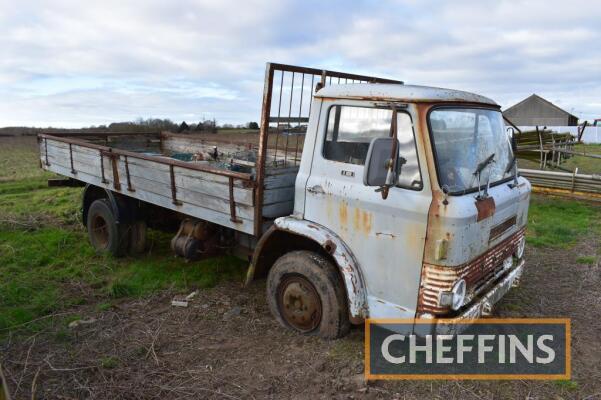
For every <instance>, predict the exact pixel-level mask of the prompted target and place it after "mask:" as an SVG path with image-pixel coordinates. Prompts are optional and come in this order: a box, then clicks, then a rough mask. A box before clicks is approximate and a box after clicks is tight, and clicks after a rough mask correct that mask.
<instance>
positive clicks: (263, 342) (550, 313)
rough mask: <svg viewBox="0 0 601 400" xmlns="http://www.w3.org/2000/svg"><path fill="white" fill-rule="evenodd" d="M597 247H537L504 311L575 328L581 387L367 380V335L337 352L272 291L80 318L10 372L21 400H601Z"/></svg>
mask: <svg viewBox="0 0 601 400" xmlns="http://www.w3.org/2000/svg"><path fill="white" fill-rule="evenodd" d="M597 247H598V242H597V240H596V239H595V240H589V241H588V242H585V243H580V244H579V245H577V246H576V247H575V248H573V249H570V250H562V249H557V250H549V249H542V250H541V249H536V248H528V249H527V251H528V253H527V261H528V265H527V267H528V270H527V272H526V274H525V276H524V279H523V282H522V286H521V287H520V288H518V289H514V290H513V291H512V292H511V293H510V294H509V295H508V296H507V297H506V298H505V299H504V300H503V301H502V303H501V304H500V305H499V307H498V309H497V310H496V315H498V316H516V317H520V316H524V317H526V316H527V317H571V318H572V330H573V351H572V353H573V361H572V369H573V379H572V381H569V382H538V381H504V382H490V381H482V382H476V381H458V382H454V381H434V382H430V381H419V382H416V381H406V382H390V381H387V382H369V383H366V382H365V381H364V379H363V361H362V357H363V329H362V327H356V328H354V329H353V330H352V331H351V333H350V335H349V336H348V337H346V338H344V339H341V340H337V341H323V340H321V339H318V338H315V337H310V336H309V337H307V336H301V335H297V334H294V333H291V332H288V331H287V330H285V329H283V328H281V327H280V326H278V325H277V324H276V323H275V321H274V320H273V319H272V318H271V316H270V314H269V310H268V308H267V305H266V302H265V298H264V291H265V290H264V289H265V288H264V281H259V282H257V283H255V284H253V285H252V287H250V288H249V289H242V288H241V286H240V285H238V284H235V283H227V284H221V285H219V286H217V287H215V288H213V289H207V290H201V291H199V294H198V295H197V296H196V297H195V298H194V299H193V301H192V302H191V303H190V306H189V307H188V308H180V307H172V306H171V304H170V303H171V299H172V298H173V296H174V295H175V293H173V292H169V291H165V292H161V293H159V294H157V295H153V296H151V297H148V298H145V299H141V300H127V301H123V302H122V303H118V304H117V305H115V306H113V307H112V308H111V309H108V310H104V311H96V309H97V308H94V307H93V306H90V305H86V306H81V307H76V308H75V309H73V310H72V311H73V312H74V313H76V314H77V315H81V316H85V317H86V318H95V319H96V321H95V322H92V323H90V324H83V325H79V326H77V327H75V328H68V327H66V324H65V323H64V320H61V319H60V318H58V317H57V318H56V320H57V321H62V322H57V323H56V324H54V326H53V327H51V328H49V329H48V330H46V331H44V332H40V333H37V334H33V335H26V336H20V337H19V336H15V335H18V332H16V333H15V334H13V336H11V337H10V338H8V340H7V341H6V342H4V343H3V344H2V347H1V358H0V362H2V365H3V366H4V368H5V374H6V376H7V380H8V384H9V388H10V391H11V393H12V394H13V396H14V398H15V399H29V398H31V392H32V390H34V391H35V396H36V398H48V399H51V398H52V399H71V398H93V399H152V398H160V399H176V398H206V399H239V398H241V399H247V398H249V399H253V398H256V399H259V398H273V399H282V398H300V399H303V398H307V399H313V398H337V399H352V398H385V399H388V398H399V399H413V398H416V399H418V398H434V399H454V398H457V399H497V398H522V399H548V398H553V399H556V398H586V399H596V398H601V318H600V312H601V300H600V296H599V295H600V290H599V287H600V286H601V269H600V267H599V265H598V264H593V265H580V264H578V263H576V262H575V261H574V260H575V259H576V258H577V256H578V255H579V254H583V253H591V252H595V250H596V248H597Z"/></svg>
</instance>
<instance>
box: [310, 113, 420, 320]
mask: <svg viewBox="0 0 601 400" xmlns="http://www.w3.org/2000/svg"><path fill="white" fill-rule="evenodd" d="M320 115H321V117H320V118H321V120H320V123H319V128H318V132H317V136H316V143H315V147H314V149H315V150H314V155H313V163H312V166H311V171H310V174H309V177H308V179H307V181H306V182H307V183H306V187H305V207H304V218H305V219H306V220H309V221H313V222H315V223H318V224H321V225H323V226H325V227H327V228H329V229H330V230H332V231H333V232H335V233H336V234H337V235H338V236H340V237H341V238H342V239H343V240H344V241H345V242H346V243H347V245H348V246H349V247H350V249H351V250H352V251H353V254H354V255H355V257H356V259H357V260H358V262H359V264H360V267H361V269H362V273H363V277H364V280H365V284H366V287H367V291H368V306H369V315H370V317H390V318H410V317H413V316H414V315H415V308H416V303H417V297H418V289H419V283H420V275H421V267H422V256H423V251H424V242H425V236H426V225H427V218H428V209H429V206H430V202H431V192H430V190H429V183H428V182H427V174H426V171H425V154H424V149H423V147H422V144H421V143H418V142H417V141H416V136H415V130H416V129H417V127H418V124H417V123H415V121H416V117H415V116H416V115H417V113H416V112H415V109H414V107H413V106H411V105H408V106H407V107H406V108H405V109H404V110H402V111H399V112H398V117H397V126H398V138H399V141H400V146H399V155H400V156H401V157H403V158H404V159H405V160H406V162H405V164H404V165H403V166H402V169H401V174H400V177H399V180H398V183H397V185H396V186H395V187H392V188H390V191H389V194H388V198H387V199H386V200H384V199H382V195H381V193H379V192H376V191H375V190H374V189H375V188H373V187H367V186H364V184H363V171H364V164H365V159H366V156H367V151H368V148H369V144H370V142H371V140H372V139H373V138H375V137H380V136H383V137H386V136H390V134H391V132H390V125H391V118H392V110H391V109H390V108H388V107H378V106H377V105H376V104H374V103H371V102H340V101H324V103H323V105H322V111H321V113H320Z"/></svg>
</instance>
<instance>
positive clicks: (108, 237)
mask: <svg viewBox="0 0 601 400" xmlns="http://www.w3.org/2000/svg"><path fill="white" fill-rule="evenodd" d="M87 227H88V237H89V239H90V243H91V244H92V246H93V247H94V248H95V249H96V251H97V252H99V253H110V254H112V255H113V256H116V257H118V256H122V255H123V254H125V252H126V251H127V248H128V244H129V235H128V232H127V231H128V229H127V226H124V225H123V224H117V219H116V218H115V215H114V214H113V210H112V208H111V206H110V204H109V202H108V201H107V200H106V199H99V200H95V201H94V202H93V203H92V205H91V206H90V209H89V210H88V220H87Z"/></svg>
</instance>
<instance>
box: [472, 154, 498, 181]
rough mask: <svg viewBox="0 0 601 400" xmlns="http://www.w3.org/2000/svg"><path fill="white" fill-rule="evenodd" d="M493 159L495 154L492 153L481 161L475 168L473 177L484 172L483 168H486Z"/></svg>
mask: <svg viewBox="0 0 601 400" xmlns="http://www.w3.org/2000/svg"><path fill="white" fill-rule="evenodd" d="M494 159H495V153H492V154H491V155H490V156H488V157H486V160H484V161H482V162H481V163H480V164H478V166H477V167H476V170H475V171H474V176H477V175H480V173H481V172H482V171H484V168H486V167H488V166H489V165H490V164H491V163H492V162H493V161H494ZM478 180H479V178H478Z"/></svg>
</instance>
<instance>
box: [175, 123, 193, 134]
mask: <svg viewBox="0 0 601 400" xmlns="http://www.w3.org/2000/svg"><path fill="white" fill-rule="evenodd" d="M189 130H190V127H189V126H188V124H186V121H183V122H182V123H181V125H180V126H179V128H177V133H182V132H186V131H189Z"/></svg>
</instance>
